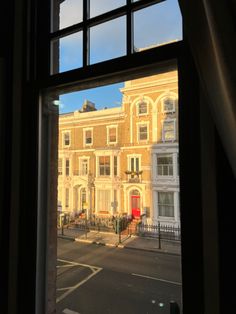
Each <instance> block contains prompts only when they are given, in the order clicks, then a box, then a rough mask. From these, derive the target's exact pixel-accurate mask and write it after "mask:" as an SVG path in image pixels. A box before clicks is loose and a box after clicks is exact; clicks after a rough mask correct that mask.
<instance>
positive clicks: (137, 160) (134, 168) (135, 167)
mask: <svg viewBox="0 0 236 314" xmlns="http://www.w3.org/2000/svg"><path fill="white" fill-rule="evenodd" d="M141 156H142V155H141V154H138V155H128V156H127V158H128V170H129V171H131V174H130V177H131V178H134V177H135V172H138V171H141ZM132 160H133V162H132Z"/></svg>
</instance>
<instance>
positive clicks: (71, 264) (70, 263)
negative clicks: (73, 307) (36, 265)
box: [56, 259, 102, 314]
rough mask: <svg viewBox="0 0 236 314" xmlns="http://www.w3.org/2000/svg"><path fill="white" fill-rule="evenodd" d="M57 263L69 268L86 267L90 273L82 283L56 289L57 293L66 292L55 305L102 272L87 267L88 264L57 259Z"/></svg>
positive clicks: (97, 268) (98, 269)
mask: <svg viewBox="0 0 236 314" xmlns="http://www.w3.org/2000/svg"><path fill="white" fill-rule="evenodd" d="M58 261H59V262H63V263H67V264H66V265H62V266H63V267H71V266H80V267H86V268H89V269H90V270H91V272H92V273H91V274H90V275H88V276H87V277H85V278H84V279H83V280H82V281H80V282H78V283H77V284H76V285H75V286H72V287H65V288H59V289H57V291H65V290H66V292H65V293H64V294H62V295H61V296H60V297H58V298H57V300H56V302H57V303H58V302H60V301H61V300H63V299H64V298H65V297H67V296H68V295H69V294H71V293H72V292H73V291H74V290H76V289H77V288H79V287H80V286H82V285H83V284H84V283H86V282H87V281H88V280H89V279H91V278H92V277H93V276H95V275H96V274H98V273H99V272H100V271H101V270H102V268H101V267H97V266H93V265H88V264H81V263H76V262H71V261H67V260H64V259H58ZM59 267H60V266H59ZM65 310H68V309H65ZM65 310H64V311H65ZM69 311H70V310H69ZM65 313H66V314H67V313H68V314H70V312H65ZM71 313H73V312H71ZM74 313H76V312H74ZM76 314H77V313H76ZM78 314H79V313H78Z"/></svg>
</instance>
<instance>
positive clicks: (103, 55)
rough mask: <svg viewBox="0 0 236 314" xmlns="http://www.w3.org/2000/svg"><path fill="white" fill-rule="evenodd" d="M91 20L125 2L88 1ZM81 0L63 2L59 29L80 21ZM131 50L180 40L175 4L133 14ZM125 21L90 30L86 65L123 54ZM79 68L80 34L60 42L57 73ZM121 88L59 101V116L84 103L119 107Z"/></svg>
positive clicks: (172, 1) (173, 0)
mask: <svg viewBox="0 0 236 314" xmlns="http://www.w3.org/2000/svg"><path fill="white" fill-rule="evenodd" d="M90 1H91V2H90V7H91V15H92V16H95V15H98V14H101V13H103V12H106V11H108V10H111V9H113V8H116V7H119V6H121V5H124V4H125V0H113V1H111V0H90ZM81 12H82V0H66V1H64V2H63V4H62V5H61V13H60V28H64V27H66V26H69V25H72V24H74V23H76V22H78V21H81V20H82V13H81ZM133 17H134V46H135V47H136V48H138V49H141V48H146V47H150V46H154V45H160V44H163V43H166V42H170V41H175V40H180V39H182V19H181V14H180V10H179V6H178V1H177V0H167V1H164V2H161V3H159V4H156V5H152V6H150V7H148V8H145V9H143V10H139V11H136V12H135V13H134V16H133ZM125 23H126V20H125V17H121V18H118V19H115V20H112V21H109V22H107V23H104V24H101V25H98V26H96V27H93V28H91V30H90V63H91V64H94V63H97V62H100V61H104V60H109V59H112V58H115V57H119V56H122V55H124V54H125V52H126V46H125V45H126V38H125V36H126V35H125V34H126V32H125ZM81 66H82V33H81V32H80V33H75V34H72V35H70V36H67V37H64V38H62V39H60V72H64V71H68V70H71V69H75V68H78V67H81ZM122 86H123V83H121V84H114V85H109V86H106V87H99V88H96V89H90V90H86V91H82V92H76V93H70V94H66V95H62V96H61V97H60V112H61V113H65V112H71V111H75V110H78V109H80V108H81V106H82V104H83V102H84V100H85V99H88V100H90V101H92V102H94V103H95V105H96V107H97V108H98V109H102V108H104V107H116V106H120V104H121V101H122V95H121V93H120V91H119V88H121V87H122Z"/></svg>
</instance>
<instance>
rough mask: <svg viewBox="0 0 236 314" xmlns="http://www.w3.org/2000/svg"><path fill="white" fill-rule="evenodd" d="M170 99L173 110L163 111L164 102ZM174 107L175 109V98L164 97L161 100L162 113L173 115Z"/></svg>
mask: <svg viewBox="0 0 236 314" xmlns="http://www.w3.org/2000/svg"><path fill="white" fill-rule="evenodd" d="M167 99H171V100H172V101H173V109H172V110H165V100H167ZM175 107H176V98H175V97H174V96H165V97H164V98H162V100H161V109H162V110H161V111H162V113H175Z"/></svg>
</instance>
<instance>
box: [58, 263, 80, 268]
mask: <svg viewBox="0 0 236 314" xmlns="http://www.w3.org/2000/svg"><path fill="white" fill-rule="evenodd" d="M75 266H78V265H69V264H67V265H57V268H63V267H75Z"/></svg>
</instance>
